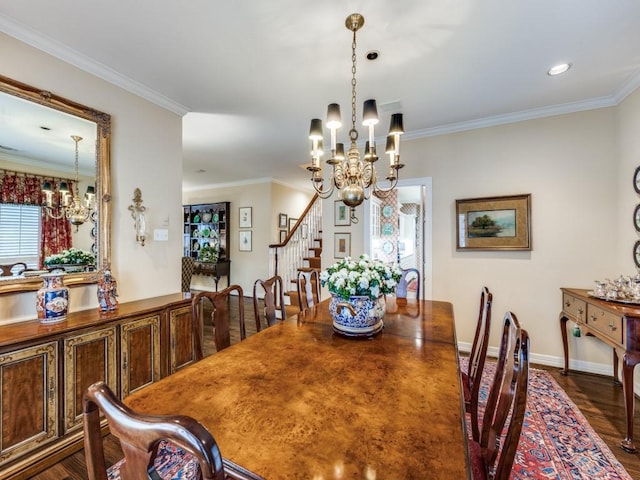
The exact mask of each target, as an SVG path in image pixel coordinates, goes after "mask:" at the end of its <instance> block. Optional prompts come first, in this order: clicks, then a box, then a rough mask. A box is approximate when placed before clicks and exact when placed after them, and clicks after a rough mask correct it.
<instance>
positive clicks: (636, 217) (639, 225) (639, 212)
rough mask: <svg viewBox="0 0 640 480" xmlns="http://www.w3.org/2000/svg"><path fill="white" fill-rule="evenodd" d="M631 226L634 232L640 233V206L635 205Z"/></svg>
mask: <svg viewBox="0 0 640 480" xmlns="http://www.w3.org/2000/svg"><path fill="white" fill-rule="evenodd" d="M633 226H634V227H635V229H636V232H640V204H638V205H636V209H635V210H634V211H633Z"/></svg>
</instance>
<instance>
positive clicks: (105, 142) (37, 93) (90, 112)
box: [0, 75, 111, 294]
mask: <svg viewBox="0 0 640 480" xmlns="http://www.w3.org/2000/svg"><path fill="white" fill-rule="evenodd" d="M16 98H19V99H22V100H24V101H27V102H30V104H29V107H32V106H40V107H42V108H43V109H44V110H42V113H43V115H49V114H51V113H56V112H61V113H60V115H66V116H70V117H73V119H77V120H81V121H82V122H84V123H87V122H90V123H91V124H93V125H95V136H94V135H93V127H92V126H91V125H90V126H89V130H88V131H89V132H90V133H89V135H88V137H89V138H88V142H85V144H88V145H87V148H89V149H92V148H95V150H91V151H95V165H94V166H95V169H94V170H93V171H94V174H95V184H94V185H95V211H94V212H95V213H94V215H93V219H94V220H95V224H94V225H93V227H92V228H90V230H91V235H92V237H93V240H94V241H95V253H96V257H97V258H96V269H95V270H94V271H91V272H80V273H67V275H66V276H65V280H64V281H65V285H67V286H74V285H82V284H90V283H95V282H96V281H97V279H98V277H99V275H100V274H101V272H102V270H103V269H104V268H107V267H109V266H110V264H111V158H110V143H111V116H110V115H108V114H106V113H104V112H100V111H98V110H95V109H93V108H90V107H87V106H85V105H81V104H78V103H76V102H73V101H71V100H68V99H66V98H63V97H60V96H58V95H55V94H53V93H51V92H49V91H47V90H42V89H39V88H36V87H32V86H30V85H27V84H24V83H21V82H18V81H16V80H13V79H11V78H8V77H5V76H2V75H0V126H1V125H2V124H3V123H2V122H3V121H5V122H7V123H8V122H9V121H11V122H12V123H13V124H20V123H22V122H21V120H20V119H15V118H10V119H8V118H3V116H10V115H11V113H8V111H9V109H8V108H7V109H3V99H5V101H9V100H12V101H13V100H16ZM48 109H51V110H48ZM24 123H27V122H24ZM39 128H40V129H43V130H47V129H48V127H46V126H44V125H41V126H40V127H39ZM92 137H93V138H95V147H94V146H93V142H92V140H93V138H92ZM68 141H69V143H70V145H72V144H73V141H72V140H71V139H69V140H68ZM8 143H9V142H8ZM76 145H77V142H76ZM0 147H4V151H12V150H14V151H16V152H17V150H18V149H13V148H11V147H10V146H5V145H0ZM55 148H56V146H55V145H53V144H51V150H54V149H55ZM45 150H46V146H45ZM69 150H70V151H72V150H73V146H71V147H70V149H69ZM2 151H3V150H2V149H0V153H2ZM12 153H13V152H12ZM5 157H7V158H9V159H10V160H15V159H16V158H18V157H19V155H17V153H16V154H13V155H9V156H7V155H5ZM76 158H77V153H76ZM0 160H2V157H1V156H0ZM67 161H68V162H69V163H71V162H72V159H71V158H67ZM34 164H35V165H37V162H35V163H34V162H31V167H30V168H31V173H33V168H34V167H33V165H34ZM75 168H76V172H77V170H78V164H77V160H76V166H75ZM0 170H4V169H3V168H2V167H0ZM16 170H17V169H16ZM54 170H55V168H54ZM86 175H89V177H90V173H87V174H86ZM48 176H51V175H50V174H48ZM76 178H77V173H76ZM87 227H88V225H87ZM0 263H3V262H2V259H1V257H0ZM41 284H42V280H41V279H40V278H39V276H21V275H18V276H12V277H2V278H0V294H6V293H12V292H26V291H33V290H37V289H38V288H40V286H41Z"/></svg>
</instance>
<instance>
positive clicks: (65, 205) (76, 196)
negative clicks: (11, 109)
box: [42, 135, 96, 232]
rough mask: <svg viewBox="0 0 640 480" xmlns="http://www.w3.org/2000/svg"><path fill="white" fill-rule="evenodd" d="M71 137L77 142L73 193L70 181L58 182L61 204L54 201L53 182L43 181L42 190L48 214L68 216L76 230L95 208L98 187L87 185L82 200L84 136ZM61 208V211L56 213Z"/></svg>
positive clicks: (53, 216) (57, 217) (51, 215)
mask: <svg viewBox="0 0 640 480" xmlns="http://www.w3.org/2000/svg"><path fill="white" fill-rule="evenodd" d="M71 138H72V139H73V141H74V142H76V158H75V172H76V176H75V181H74V184H73V193H72V192H71V190H70V189H69V183H68V182H65V181H61V182H60V183H59V184H58V192H59V193H60V204H59V205H56V204H54V203H53V194H54V191H53V186H52V185H51V182H48V181H45V182H43V183H42V191H43V192H44V194H45V196H46V199H45V204H44V205H43V207H44V210H45V212H46V214H47V215H49V216H50V217H51V218H55V219H59V218H62V217H66V218H67V220H69V222H70V223H71V225H75V227H76V232H77V231H78V226H79V225H82V224H83V223H84V222H86V221H87V220H88V219H89V217H90V216H91V213H93V211H94V210H95V196H96V189H95V187H94V186H93V185H89V186H88V187H87V192H86V193H85V194H84V202H81V201H80V193H79V191H78V142H79V141H80V140H82V137H79V136H78V135H71ZM58 209H59V213H57V214H56V213H55V211H56V210H58Z"/></svg>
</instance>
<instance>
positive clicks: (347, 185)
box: [307, 13, 404, 223]
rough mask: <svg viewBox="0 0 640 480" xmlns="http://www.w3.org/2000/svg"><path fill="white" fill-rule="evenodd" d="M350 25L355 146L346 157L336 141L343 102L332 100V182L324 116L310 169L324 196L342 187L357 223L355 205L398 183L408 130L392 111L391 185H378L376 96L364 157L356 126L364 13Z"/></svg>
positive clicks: (314, 136) (367, 105)
mask: <svg viewBox="0 0 640 480" xmlns="http://www.w3.org/2000/svg"><path fill="white" fill-rule="evenodd" d="M345 25H346V27H347V29H349V30H351V32H353V41H352V42H351V65H352V66H351V73H352V79H351V129H350V130H349V140H351V146H350V147H349V151H348V152H347V155H346V157H345V153H344V144H342V143H337V142H336V131H337V129H338V128H340V127H341V126H342V119H341V116H340V105H338V104H337V103H332V104H330V105H329V107H328V108H327V128H328V129H329V130H330V131H331V158H330V159H328V160H327V162H326V163H327V164H328V165H331V167H332V172H331V178H330V185H329V186H328V187H325V186H324V178H323V173H322V166H321V163H320V156H321V155H322V154H323V147H322V138H323V131H322V120H320V119H319V118H314V119H313V120H311V128H310V130H309V139H310V140H311V165H310V166H309V167H307V170H309V171H310V172H311V182H312V184H313V187H314V188H315V190H316V192H318V195H319V196H320V197H321V198H329V197H330V196H331V194H332V193H333V190H334V188H337V189H338V190H341V198H340V200H342V202H343V203H344V204H345V205H347V206H348V207H350V208H351V221H352V222H354V223H357V221H358V219H357V218H356V217H355V207H357V206H358V205H360V204H361V203H362V202H363V201H364V200H365V199H368V198H369V197H370V196H371V193H372V192H374V193H376V195H378V196H381V197H385V196H386V195H388V193H389V192H390V191H391V190H393V188H395V186H396V184H397V183H398V170H400V169H401V168H402V167H403V166H404V165H402V164H401V163H400V135H402V134H403V133H404V128H403V124H402V114H401V113H394V114H393V115H391V125H390V127H389V135H388V136H387V142H386V148H385V153H386V154H388V155H389V174H388V175H387V177H386V179H387V180H388V181H389V186H388V187H386V188H382V187H380V186H379V185H378V177H377V172H376V169H375V166H374V162H376V161H377V160H378V156H377V153H376V144H375V132H374V127H375V125H376V124H377V123H378V121H379V120H378V110H377V107H376V101H375V100H373V99H370V100H366V101H365V102H364V107H363V113H362V124H363V125H364V126H365V127H367V128H368V134H369V137H368V138H369V139H368V140H367V142H366V144H365V149H364V157H363V159H361V158H360V151H359V150H358V147H357V145H356V142H357V140H358V131H357V130H356V32H357V31H358V30H359V29H360V28H362V26H363V25H364V17H363V16H362V15H360V14H359V13H353V14H351V15H349V16H348V17H347V19H346V21H345Z"/></svg>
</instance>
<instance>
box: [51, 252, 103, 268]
mask: <svg viewBox="0 0 640 480" xmlns="http://www.w3.org/2000/svg"><path fill="white" fill-rule="evenodd" d="M94 263H96V256H95V255H94V254H93V253H91V252H88V251H86V250H81V249H79V248H70V249H68V250H63V251H62V252H60V253H54V254H53V255H50V256H48V257H46V258H45V259H44V264H45V265H46V266H47V267H50V266H52V265H93V264H94Z"/></svg>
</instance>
